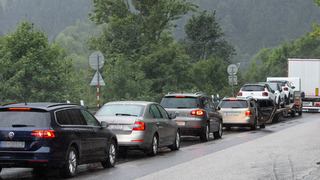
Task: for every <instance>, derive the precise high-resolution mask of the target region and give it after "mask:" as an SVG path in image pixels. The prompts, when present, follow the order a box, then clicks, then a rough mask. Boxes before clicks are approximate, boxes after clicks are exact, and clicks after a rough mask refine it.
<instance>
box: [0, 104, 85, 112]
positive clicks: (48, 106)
mask: <svg viewBox="0 0 320 180" xmlns="http://www.w3.org/2000/svg"><path fill="white" fill-rule="evenodd" d="M10 107H16V108H18V107H19V108H34V109H42V110H46V111H50V110H55V109H60V108H66V107H81V106H80V105H78V104H72V103H50V102H34V103H33V102H32V103H27V102H26V103H13V104H4V105H2V106H0V108H10Z"/></svg>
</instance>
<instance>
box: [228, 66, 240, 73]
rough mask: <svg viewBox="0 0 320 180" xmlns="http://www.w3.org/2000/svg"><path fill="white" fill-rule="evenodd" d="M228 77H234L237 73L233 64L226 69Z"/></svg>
mask: <svg viewBox="0 0 320 180" xmlns="http://www.w3.org/2000/svg"><path fill="white" fill-rule="evenodd" d="M227 71H228V74H229V75H235V74H237V72H238V66H237V65H235V64H230V65H229V66H228V68H227Z"/></svg>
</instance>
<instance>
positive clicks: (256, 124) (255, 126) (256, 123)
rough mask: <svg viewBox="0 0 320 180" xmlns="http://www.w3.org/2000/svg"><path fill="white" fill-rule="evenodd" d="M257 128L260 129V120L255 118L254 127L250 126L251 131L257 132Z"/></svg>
mask: <svg viewBox="0 0 320 180" xmlns="http://www.w3.org/2000/svg"><path fill="white" fill-rule="evenodd" d="M257 127H258V119H257V117H256V118H254V123H253V125H251V126H250V129H251V130H256V129H257Z"/></svg>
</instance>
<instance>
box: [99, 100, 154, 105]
mask: <svg viewBox="0 0 320 180" xmlns="http://www.w3.org/2000/svg"><path fill="white" fill-rule="evenodd" d="M110 104H131V105H143V106H146V105H149V104H158V103H156V102H149V101H113V102H108V103H106V104H104V105H110Z"/></svg>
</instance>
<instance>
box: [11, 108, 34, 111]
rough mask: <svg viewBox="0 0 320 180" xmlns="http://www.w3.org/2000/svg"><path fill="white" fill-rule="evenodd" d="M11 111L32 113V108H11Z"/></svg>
mask: <svg viewBox="0 0 320 180" xmlns="http://www.w3.org/2000/svg"><path fill="white" fill-rule="evenodd" d="M9 111H30V108H9Z"/></svg>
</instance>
